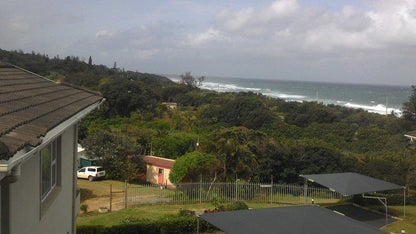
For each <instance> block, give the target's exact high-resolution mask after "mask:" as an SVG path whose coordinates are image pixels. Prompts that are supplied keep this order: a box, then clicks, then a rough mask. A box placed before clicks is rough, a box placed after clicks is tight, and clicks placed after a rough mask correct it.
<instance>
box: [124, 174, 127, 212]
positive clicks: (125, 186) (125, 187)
mask: <svg viewBox="0 0 416 234" xmlns="http://www.w3.org/2000/svg"><path fill="white" fill-rule="evenodd" d="M124 208H125V209H126V208H127V180H125V181H124Z"/></svg>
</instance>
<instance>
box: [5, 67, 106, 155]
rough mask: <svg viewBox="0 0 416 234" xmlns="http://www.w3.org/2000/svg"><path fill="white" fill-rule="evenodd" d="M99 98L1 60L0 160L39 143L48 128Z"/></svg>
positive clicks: (96, 95) (99, 99) (100, 98)
mask: <svg viewBox="0 0 416 234" xmlns="http://www.w3.org/2000/svg"><path fill="white" fill-rule="evenodd" d="M102 99H103V98H102V97H101V96H100V95H98V94H97V93H93V92H90V91H86V90H83V89H81V88H76V87H74V86H71V85H66V84H58V83H55V82H53V81H51V80H48V79H46V78H44V77H41V76H38V75H36V74H33V73H31V72H28V71H25V70H23V69H19V68H17V67H14V66H11V65H7V64H2V63H0V159H5V160H7V159H9V158H10V157H12V156H13V155H14V154H15V153H16V152H17V151H19V150H21V149H23V148H24V147H26V146H33V147H34V146H37V145H39V144H40V143H41V137H43V136H45V135H46V133H47V132H48V131H49V130H51V129H52V128H54V127H56V126H57V125H59V124H60V123H62V122H64V121H65V120H67V119H68V118H70V117H71V116H74V115H75V114H77V113H78V112H80V111H82V110H83V109H85V108H87V107H88V106H90V105H92V104H94V103H97V102H100V101H101V100H102Z"/></svg>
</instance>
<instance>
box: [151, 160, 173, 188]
mask: <svg viewBox="0 0 416 234" xmlns="http://www.w3.org/2000/svg"><path fill="white" fill-rule="evenodd" d="M159 168H161V169H163V184H166V183H167V185H172V183H171V182H170V180H169V174H170V170H171V169H168V168H164V167H158V166H153V165H146V181H147V182H150V183H152V184H158V173H159Z"/></svg>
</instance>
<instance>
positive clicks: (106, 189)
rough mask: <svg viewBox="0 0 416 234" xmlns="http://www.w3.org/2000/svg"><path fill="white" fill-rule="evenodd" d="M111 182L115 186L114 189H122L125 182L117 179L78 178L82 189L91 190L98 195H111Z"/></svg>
mask: <svg viewBox="0 0 416 234" xmlns="http://www.w3.org/2000/svg"><path fill="white" fill-rule="evenodd" d="M110 184H112V186H113V191H122V190H123V189H124V182H120V181H116V180H97V181H92V182H90V181H88V180H84V179H78V186H79V187H80V188H82V189H88V190H91V191H92V193H93V194H94V195H96V196H97V197H103V196H110Z"/></svg>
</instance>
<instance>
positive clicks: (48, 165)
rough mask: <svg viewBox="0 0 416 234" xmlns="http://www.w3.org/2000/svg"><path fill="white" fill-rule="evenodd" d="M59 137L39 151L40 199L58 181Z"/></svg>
mask: <svg viewBox="0 0 416 234" xmlns="http://www.w3.org/2000/svg"><path fill="white" fill-rule="evenodd" d="M59 144H60V138H58V139H56V140H54V141H53V142H51V143H50V144H49V145H48V146H46V147H45V148H43V149H42V150H41V151H40V160H41V183H42V185H41V192H42V194H41V195H42V201H43V200H45V198H46V197H47V196H48V195H49V193H50V192H51V191H52V190H53V189H54V188H55V187H56V185H57V184H58V183H59V176H58V173H59V171H58V169H59V168H58V161H59V158H60V147H59Z"/></svg>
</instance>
